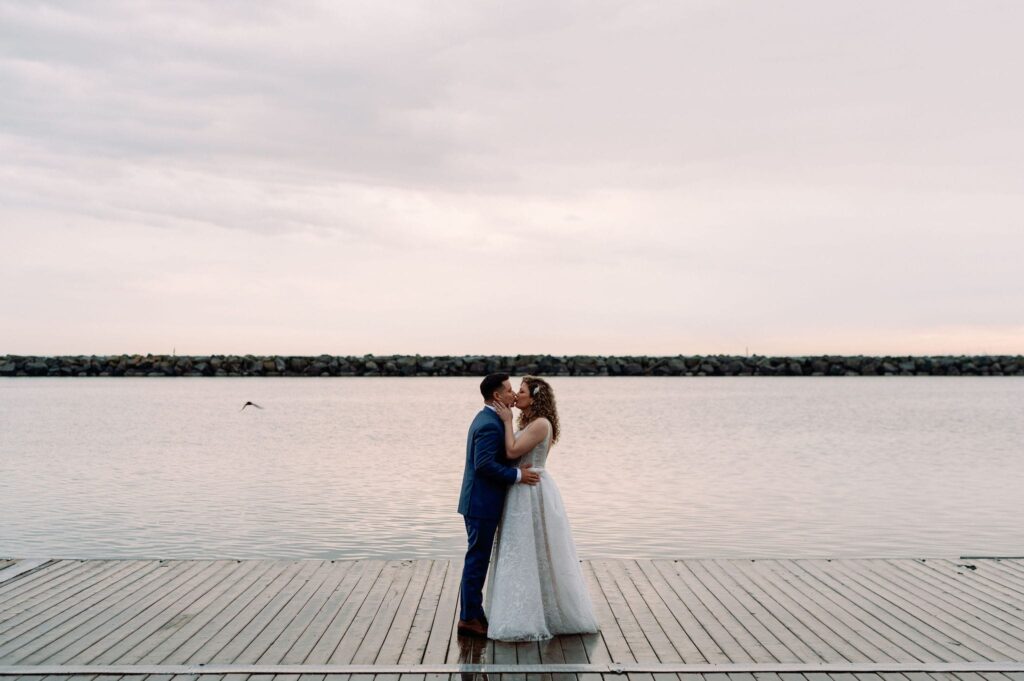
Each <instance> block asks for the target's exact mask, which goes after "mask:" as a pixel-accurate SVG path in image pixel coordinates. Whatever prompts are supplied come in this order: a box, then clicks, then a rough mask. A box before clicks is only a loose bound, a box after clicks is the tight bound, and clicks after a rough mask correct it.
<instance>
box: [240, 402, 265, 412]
mask: <svg viewBox="0 0 1024 681" xmlns="http://www.w3.org/2000/svg"><path fill="white" fill-rule="evenodd" d="M246 407H256V408H257V409H262V408H263V407H261V406H260V405H258V404H256V403H255V402H246V403H245V404H243V405H242V408H241V409H239V410H238V411H243V410H244V409H245V408H246Z"/></svg>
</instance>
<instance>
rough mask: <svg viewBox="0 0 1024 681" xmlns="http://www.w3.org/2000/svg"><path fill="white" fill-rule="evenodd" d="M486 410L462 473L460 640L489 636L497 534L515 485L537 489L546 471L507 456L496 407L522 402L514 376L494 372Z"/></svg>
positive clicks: (486, 385) (484, 385) (484, 388)
mask: <svg viewBox="0 0 1024 681" xmlns="http://www.w3.org/2000/svg"><path fill="white" fill-rule="evenodd" d="M480 394H481V395H483V398H484V408H483V409H481V410H480V413H478V414H477V415H476V418H475V419H473V423H472V425H470V426H469V437H468V439H467V441H466V470H465V472H464V473H463V474H462V494H461V495H460V496H459V513H461V514H462V515H463V517H464V520H465V521H466V535H467V537H468V541H469V548H468V549H467V550H466V562H465V564H464V565H463V568H462V586H461V588H460V591H459V596H460V600H461V602H462V607H461V611H460V614H459V626H458V632H459V636H472V637H475V638H487V616H486V615H484V606H483V591H484V579H486V577H487V566H488V565H489V564H490V562H491V547H492V546H493V544H494V533H495V531H496V530H497V529H498V521H499V520H501V511H502V509H503V508H504V506H505V494H506V493H507V492H508V488H509V485H514V484H516V483H523V484H525V485H536V484H537V483H538V482H540V473H535V472H534V471H531V470H529V466H526V467H525V468H521V469H520V468H515V467H514V466H509V465H508V464H509V461H508V458H507V457H506V456H505V424H504V423H502V420H501V417H500V416H498V412H496V411H495V410H494V403H495V402H501V403H502V404H504V405H505V406H507V407H511V406H512V405H513V403H514V402H515V400H516V396H515V393H514V392H512V384H511V383H510V382H509V379H508V374H490V375H488V376H486V377H485V378H484V380H483V381H481V382H480Z"/></svg>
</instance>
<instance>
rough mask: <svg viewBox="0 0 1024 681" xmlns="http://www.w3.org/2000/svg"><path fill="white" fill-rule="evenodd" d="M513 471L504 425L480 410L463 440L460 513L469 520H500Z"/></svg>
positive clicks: (491, 414) (488, 412)
mask: <svg viewBox="0 0 1024 681" xmlns="http://www.w3.org/2000/svg"><path fill="white" fill-rule="evenodd" d="M517 477H518V476H517V474H516V469H515V468H513V467H512V466H510V465H509V460H508V457H507V456H506V455H505V424H504V423H502V421H501V417H500V416H498V415H497V414H496V413H495V412H494V411H492V410H491V409H487V408H486V407H485V408H484V409H481V410H480V413H479V414H477V415H476V418H475V419H473V423H472V424H471V425H470V426H469V435H468V437H467V438H466V469H465V472H463V474H462V493H461V494H460V495H459V513H461V514H462V515H464V516H467V517H470V518H500V517H501V511H502V509H503V508H504V506H505V494H506V493H508V488H509V485H514V484H515V482H516V479H517Z"/></svg>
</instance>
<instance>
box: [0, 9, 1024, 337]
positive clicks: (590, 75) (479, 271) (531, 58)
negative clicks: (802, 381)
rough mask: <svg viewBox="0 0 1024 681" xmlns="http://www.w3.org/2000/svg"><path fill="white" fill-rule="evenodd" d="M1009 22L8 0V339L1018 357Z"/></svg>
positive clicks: (1019, 140)
mask: <svg viewBox="0 0 1024 681" xmlns="http://www.w3.org/2000/svg"><path fill="white" fill-rule="evenodd" d="M1022 15H1024V10H1022V9H1021V8H1019V6H1017V5H1016V4H1013V3H992V4H987V5H985V8H984V11H981V10H979V9H978V8H977V7H976V6H974V5H968V4H956V3H954V4H947V5H943V6H941V7H938V6H935V5H934V4H933V3H902V4H900V5H899V6H893V5H891V4H888V3H868V4H859V5H850V6H836V5H823V4H820V3H811V2H785V3H781V4H774V5H764V6H762V5H756V4H747V5H742V6H740V5H723V4H721V3H703V2H692V3H678V4H674V5H665V4H661V3H643V2H640V3H614V2H597V3H593V2H588V3H575V2H558V3H539V2H536V3H534V2H527V3H516V4H515V5H513V6H496V5H495V6H487V5H481V4H478V3H459V2H442V3H431V4H429V5H415V4H409V3H374V4H372V5H365V4H359V3H315V2H310V3H304V4H303V5H302V6H301V7H297V6H295V5H288V6H287V7H285V6H276V5H262V6H260V5H253V4H251V3H230V2H226V3H207V2H184V3H173V4H170V3H157V2H152V3H145V2H143V3H138V2H132V3H32V4H28V3H17V2H0V89H2V91H3V92H4V93H5V97H4V98H3V100H2V101H0V225H2V226H0V236H2V238H3V240H4V242H5V243H6V244H7V245H8V247H9V248H12V249H15V251H14V252H17V254H18V258H16V259H14V262H13V264H12V265H11V266H9V267H6V268H5V270H4V271H3V273H2V274H0V283H2V284H3V285H4V287H5V289H7V290H17V291H19V292H20V295H19V296H18V298H17V300H16V301H15V302H14V303H12V304H10V305H9V306H8V307H7V310H6V311H4V312H0V317H2V318H0V323H2V324H3V327H4V329H5V330H4V331H3V332H2V333H0V352H4V351H10V352H15V351H18V352H48V351H52V352H57V351H61V352H64V351H72V352H79V351H93V350H95V351H108V350H110V351H113V350H119V349H132V350H142V351H145V350H147V349H149V348H148V347H146V346H147V344H149V343H157V342H158V341H159V342H161V343H162V342H163V340H162V339H164V338H169V337H174V336H175V335H178V334H183V335H185V336H187V337H188V338H189V339H191V340H189V341H188V343H194V344H195V345H196V346H197V347H198V346H202V348H203V349H204V350H205V351H214V350H217V349H221V350H223V351H233V350H234V349H235V348H237V347H241V346H243V345H244V346H245V347H250V345H251V346H253V347H252V350H253V351H255V350H257V349H258V350H260V351H266V352H299V351H302V352H306V351H308V352H319V351H320V350H321V349H326V350H328V351H339V352H342V351H359V352H370V351H388V349H394V350H400V349H401V350H407V351H411V352H416V351H422V352H448V351H450V352H456V351H466V352H489V351H495V352H497V351H502V352H505V351H508V352H516V351H518V349H519V348H522V349H523V351H526V349H527V348H529V351H538V352H583V351H592V352H618V351H622V352H625V351H632V352H691V351H698V350H699V351H703V352H714V351H722V352H727V351H732V352H735V351H738V350H739V346H746V345H753V346H755V347H759V348H760V349H761V350H762V351H765V352H772V351H776V352H788V351H794V352H796V351H799V352H810V351H813V350H814V348H816V347H817V348H820V351H823V352H824V351H835V350H838V349H840V348H842V350H843V351H852V352H857V351H864V352H869V351H886V350H885V348H888V347H893V348H895V347H900V348H904V347H911V346H913V347H917V346H914V344H915V343H917V344H919V347H920V348H921V351H922V352H945V351H957V350H958V349H962V348H966V347H967V346H968V345H971V342H970V339H972V338H974V339H978V340H977V343H974V345H973V346H977V347H981V346H985V347H991V348H992V351H1015V352H1020V351H1024V350H1022V348H1021V347H1020V342H1019V340H1015V339H1017V336H1015V335H1014V334H1015V332H1016V331H1015V330H1018V329H1019V328H1020V327H1021V326H1022V325H1024V319H1022V318H1021V314H1020V312H1019V310H1018V309H1017V308H1018V307H1019V306H1017V305H1016V304H1015V301H1018V300H1020V299H1021V296H1022V294H1024V282H1022V280H1021V278H1020V277H1019V275H1018V272H1017V270H1018V265H1017V264H1018V263H1019V262H1020V259H1021V256H1024V232H1022V231H1021V230H1020V224H1021V218H1022V217H1024V205H1022V201H1024V200H1022V199H1021V198H1020V193H1019V190H1018V188H1019V187H1020V186H1021V183H1022V181H1024V168H1022V166H1021V163H1020V159H1021V158H1024V129H1022V128H1021V127H1020V125H1019V121H1020V120H1021V117H1022V114H1024V96H1022V95H1021V94H1020V92H1019V88H1015V87H1012V84H1013V83H1015V82H1017V81H1019V80H1021V76H1024V73H1022V71H1024V66H1022V64H1024V59H1022V58H1021V57H1024V55H1022V54H1021V52H1022V49H1021V47H1020V44H1019V41H1018V40H1017V38H1016V35H1015V33H1014V27H1015V26H1017V25H1019V23H1020V19H1022V18H1024V16H1022ZM111 301H116V304H113V305H112V304H111ZM55 310H56V311H58V312H57V313H56V314H55V313H54V311H55ZM491 310H502V311H503V312H504V311H508V316H507V318H506V319H505V320H504V322H502V323H500V324H483V325H480V326H479V327H478V326H477V323H476V321H475V320H476V319H477V318H478V316H479V315H481V314H484V315H489V314H490V313H491ZM522 320H526V321H522ZM57 327H60V328H62V329H66V330H67V331H68V335H67V338H64V339H60V340H57V339H56V338H55V337H54V333H53V330H54V329H55V328H57ZM284 327H287V330H283V329H284ZM843 339H847V340H845V341H844V340H843ZM910 339H912V340H910ZM984 339H991V342H990V341H989V340H984ZM281 343H283V344H285V345H287V347H283V346H278V345H276V344H281ZM185 345H186V344H184V343H178V344H177V347H178V348H179V351H182V348H183V347H185ZM256 346H258V347H256ZM324 346H329V348H325V347H324Z"/></svg>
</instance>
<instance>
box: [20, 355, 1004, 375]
mask: <svg viewBox="0 0 1024 681" xmlns="http://www.w3.org/2000/svg"><path fill="white" fill-rule="evenodd" d="M494 371H505V372H508V373H510V374H513V375H515V376H522V375H525V374H538V375H544V376H1024V355H971V356H963V355H961V356H891V357H890V356H885V357H880V356H867V355H855V356H838V355H815V356H800V357H768V356H761V355H752V356H749V357H747V356H742V355H677V356H674V357H647V356H634V357H621V356H596V355H580V356H552V355H516V356H494V355H473V356H432V357H426V356H420V355H364V356H361V357H353V356H341V355H317V356H285V355H189V356H184V355H103V356H98V355H88V356H86V355H74V356H71V355H64V356H59V357H39V356H23V355H2V356H0V376H9V377H17V376H26V377H27V376H68V377H70V376H152V377H167V376H483V375H485V374H488V373H491V372H494Z"/></svg>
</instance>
